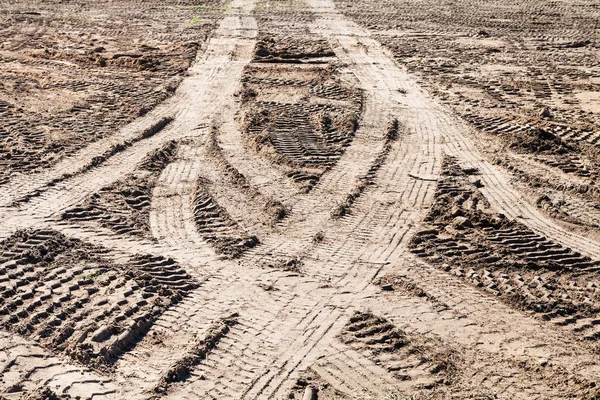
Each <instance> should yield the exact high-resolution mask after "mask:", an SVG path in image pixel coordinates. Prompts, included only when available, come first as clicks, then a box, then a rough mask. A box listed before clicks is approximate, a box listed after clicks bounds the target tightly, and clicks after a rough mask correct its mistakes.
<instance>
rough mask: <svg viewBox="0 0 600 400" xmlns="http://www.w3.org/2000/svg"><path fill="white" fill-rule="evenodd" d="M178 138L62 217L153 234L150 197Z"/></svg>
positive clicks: (136, 233) (120, 231)
mask: <svg viewBox="0 0 600 400" xmlns="http://www.w3.org/2000/svg"><path fill="white" fill-rule="evenodd" d="M176 152H177V142H176V141H170V142H167V143H166V144H165V145H164V146H163V147H161V148H159V149H157V150H155V151H154V152H152V153H150V154H148V155H147V156H146V158H145V159H144V160H142V162H141V163H140V165H139V166H138V168H137V169H136V170H135V171H134V172H133V173H132V174H131V175H129V176H128V177H127V178H125V179H123V180H121V181H118V182H116V183H115V184H113V185H110V186H107V187H104V188H102V189H101V190H100V191H99V192H98V193H95V194H93V195H92V196H91V197H90V199H89V200H87V202H86V203H85V204H83V205H81V206H77V207H74V208H71V209H69V210H67V211H65V212H64V213H63V214H62V219H64V220H72V221H78V222H84V221H98V222H100V224H102V225H103V226H105V227H108V228H110V229H112V230H114V231H115V232H116V233H119V234H130V235H135V236H141V237H146V238H152V235H151V231H150V201H151V198H152V189H153V187H154V185H155V183H156V180H157V179H158V177H159V176H160V173H161V171H162V170H163V169H164V168H165V167H166V166H167V164H168V163H169V162H170V161H171V160H172V159H173V158H174V157H175V154H176Z"/></svg>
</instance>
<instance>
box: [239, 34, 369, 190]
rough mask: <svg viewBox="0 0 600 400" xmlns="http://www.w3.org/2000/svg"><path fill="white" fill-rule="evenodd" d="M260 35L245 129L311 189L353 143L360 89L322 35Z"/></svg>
mask: <svg viewBox="0 0 600 400" xmlns="http://www.w3.org/2000/svg"><path fill="white" fill-rule="evenodd" d="M261 35H262V36H261V37H260V38H259V41H258V43H257V45H256V49H255V58H254V62H253V63H251V64H250V65H249V66H248V67H247V68H246V70H245V73H244V75H243V77H242V82H243V88H242V91H241V94H242V101H243V109H244V128H245V129H244V131H245V133H246V134H247V135H248V139H249V140H250V143H251V144H252V145H253V146H254V147H255V148H256V149H257V150H259V151H261V150H264V152H265V153H266V154H268V155H269V156H270V158H271V159H272V160H273V161H274V162H276V163H278V164H280V165H282V167H283V168H284V169H285V170H286V171H287V175H288V176H289V177H291V178H292V179H293V180H295V181H296V182H298V183H299V184H301V185H302V186H303V187H305V188H307V189H310V188H311V187H312V186H313V185H314V184H315V183H316V182H317V181H318V179H319V178H320V176H321V175H322V174H323V173H324V172H325V171H326V170H327V169H329V168H331V167H332V166H333V165H335V164H336V162H337V161H338V159H339V157H340V156H341V155H342V153H343V151H344V148H345V147H347V146H348V145H350V143H351V141H352V137H353V135H354V132H355V131H356V129H357V127H358V119H359V118H360V115H361V113H362V104H363V100H362V92H361V91H360V90H358V89H356V88H354V87H351V86H349V85H348V84H347V83H342V81H341V80H340V78H339V66H338V65H337V62H336V58H335V53H334V52H333V50H332V49H331V48H330V47H329V45H328V43H327V42H325V41H324V40H323V39H320V38H314V37H309V36H307V34H306V33H305V32H298V35H294V36H282V35H278V34H274V33H272V32H263V33H262V34H261ZM299 94H301V95H302V96H301V98H298V97H299ZM286 97H289V99H290V100H289V101H286V100H285V98H286ZM265 147H266V148H268V149H269V150H266V149H265Z"/></svg>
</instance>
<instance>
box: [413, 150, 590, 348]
mask: <svg viewBox="0 0 600 400" xmlns="http://www.w3.org/2000/svg"><path fill="white" fill-rule="evenodd" d="M476 173H477V171H474V170H469V169H467V170H464V169H462V168H461V167H460V166H459V165H458V163H457V161H456V160H455V159H454V158H452V157H446V158H445V159H444V162H443V172H442V176H441V178H440V180H439V182H438V187H437V191H436V198H435V202H434V205H433V207H432V209H431V211H430V212H429V214H428V216H427V218H426V220H425V222H426V223H427V224H429V225H431V229H427V230H423V231H420V232H418V233H417V234H415V236H414V237H413V238H412V239H411V248H412V251H413V253H415V254H417V255H419V256H420V257H424V258H426V259H427V260H429V261H430V262H434V263H435V264H437V265H439V266H441V267H442V268H444V269H446V270H447V271H449V272H451V273H453V274H455V275H457V276H459V277H462V278H464V279H466V280H468V281H469V282H471V283H472V284H474V285H475V286H477V287H481V288H482V289H484V290H486V291H488V292H490V293H492V294H494V295H498V296H501V297H502V298H503V299H505V300H506V301H507V302H509V303H511V304H515V305H516V306H518V307H521V308H524V309H527V310H531V311H534V312H536V313H539V314H540V315H541V317H542V318H544V319H547V320H553V321H554V322H555V323H557V324H560V325H572V328H573V329H574V330H576V331H581V332H582V335H583V337H585V338H587V339H595V338H597V337H600V335H599V334H598V329H597V328H594V327H593V325H594V321H596V320H597V319H596V315H597V314H598V311H600V308H599V305H600V304H599V300H600V299H599V294H600V292H598V291H597V289H596V282H597V281H598V279H597V271H599V270H600V264H599V263H598V262H597V261H594V260H592V259H590V258H589V257H586V256H582V255H581V254H579V253H577V252H575V251H573V250H571V249H569V248H565V247H563V246H561V245H560V244H557V243H555V242H552V241H551V240H548V239H547V238H545V237H544V236H542V235H539V234H537V233H535V232H533V231H532V230H531V229H529V228H528V227H526V226H525V225H523V224H522V223H520V222H516V221H513V220H510V219H508V218H506V217H505V216H504V215H502V214H498V213H495V212H494V211H493V210H490V208H489V204H488V203H487V201H486V199H485V197H484V196H483V195H482V194H481V192H480V191H479V190H478V189H477V185H480V182H479V180H477V179H474V176H473V174H476ZM469 174H470V175H469ZM475 178H476V176H475ZM472 181H473V182H472ZM580 324H582V325H583V326H584V328H580V327H579V325H580Z"/></svg>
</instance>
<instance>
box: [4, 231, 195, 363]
mask: <svg viewBox="0 0 600 400" xmlns="http://www.w3.org/2000/svg"><path fill="white" fill-rule="evenodd" d="M104 253H106V250H103V249H101V248H97V247H92V246H90V245H87V244H85V243H83V242H80V241H78V240H74V239H68V238H66V237H65V236H64V235H62V234H60V233H58V232H55V231H52V230H29V231H20V232H18V233H16V234H15V235H14V236H12V237H10V238H9V239H7V240H5V241H4V242H2V243H0V290H1V293H2V295H1V296H0V324H1V326H2V327H3V328H4V329H6V330H10V331H13V332H16V333H19V334H21V335H24V336H27V337H30V338H32V339H34V340H35V341H37V342H38V343H40V344H41V345H43V346H45V347H47V348H49V349H51V350H54V351H60V352H64V353H65V354H67V355H69V356H71V357H72V358H74V359H76V360H79V361H81V362H83V363H86V364H90V365H93V366H101V365H108V364H110V363H111V362H112V361H113V360H114V359H115V357H117V356H118V355H119V354H121V352H123V351H125V350H126V349H127V348H128V346H130V345H131V344H132V343H133V342H134V341H135V340H137V339H138V338H139V337H140V336H141V335H143V334H145V332H146V331H147V330H148V329H149V327H150V326H151V325H152V323H153V321H154V320H155V319H156V318H157V317H158V316H159V315H160V314H161V313H162V312H163V311H164V310H165V309H166V308H167V307H168V306H169V305H171V304H173V303H174V302H176V301H178V300H179V299H180V298H181V296H182V294H185V292H187V291H189V290H191V289H193V288H195V287H197V285H196V284H195V283H194V282H193V280H192V279H191V278H190V277H189V276H188V275H187V274H186V273H185V272H184V271H183V270H181V268H179V267H178V266H177V264H176V263H175V262H174V261H173V260H169V259H164V258H162V257H152V256H137V257H135V258H134V259H133V260H132V261H131V263H130V264H124V265H122V264H116V263H114V262H111V261H109V260H108V259H107V258H106V257H105V256H103V254H104Z"/></svg>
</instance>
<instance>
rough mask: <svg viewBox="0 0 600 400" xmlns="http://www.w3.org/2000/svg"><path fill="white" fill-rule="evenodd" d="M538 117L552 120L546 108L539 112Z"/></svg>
mask: <svg viewBox="0 0 600 400" xmlns="http://www.w3.org/2000/svg"><path fill="white" fill-rule="evenodd" d="M540 117H543V118H552V113H551V112H550V109H549V108H548V107H546V108H544V109H543V110H542V111H540Z"/></svg>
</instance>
